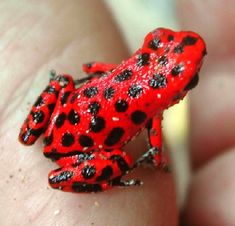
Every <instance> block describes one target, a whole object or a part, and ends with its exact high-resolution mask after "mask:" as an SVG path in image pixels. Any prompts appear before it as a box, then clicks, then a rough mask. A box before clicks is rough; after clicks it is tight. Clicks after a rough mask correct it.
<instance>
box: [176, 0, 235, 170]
mask: <svg viewBox="0 0 235 226" xmlns="http://www.w3.org/2000/svg"><path fill="white" fill-rule="evenodd" d="M178 3H179V4H178V5H177V6H178V7H177V9H178V15H179V18H180V25H181V27H182V29H189V30H195V31H197V32H199V33H200V34H201V35H202V37H203V38H204V39H205V41H206V44H207V51H208V55H207V57H206V59H205V61H204V65H203V69H202V71H201V73H200V75H201V77H200V82H199V86H198V87H197V88H196V89H195V90H193V92H192V95H191V99H190V101H191V104H190V107H191V109H190V112H191V134H190V142H191V150H192V153H191V159H192V162H193V165H194V167H198V166H199V165H202V164H204V163H205V162H207V161H208V160H209V159H211V158H213V157H214V156H216V155H218V154H219V153H221V152H223V150H226V149H228V148H229V147H232V146H233V145H235V139H234V136H233V132H232V131H234V127H235V118H234V114H235V101H234V98H233V96H234V94H233V90H234V88H235V86H234V84H235V83H234V82H235V78H234V76H233V75H234V73H235V67H234V63H233V62H234V60H233V58H234V57H235V54H234V53H235V51H234V49H235V44H234V42H233V41H232V40H234V38H235V32H233V31H231V32H228V31H226V30H227V29H228V28H229V27H230V26H233V24H234V23H235V22H234V20H231V19H230V17H231V15H232V14H233V9H234V7H235V2H234V1H228V2H227V4H225V5H224V3H223V2H216V3H215V2H213V1H207V2H205V1H185V0H179V1H178ZM225 24H226V26H224V25H225Z"/></svg>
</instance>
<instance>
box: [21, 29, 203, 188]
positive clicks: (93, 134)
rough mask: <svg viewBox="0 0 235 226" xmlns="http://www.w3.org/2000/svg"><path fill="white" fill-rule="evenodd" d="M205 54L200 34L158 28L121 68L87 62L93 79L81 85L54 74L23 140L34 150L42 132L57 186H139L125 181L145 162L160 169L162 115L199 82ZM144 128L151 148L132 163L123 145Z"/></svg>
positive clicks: (85, 67) (51, 177) (28, 121)
mask: <svg viewBox="0 0 235 226" xmlns="http://www.w3.org/2000/svg"><path fill="white" fill-rule="evenodd" d="M205 54H206V47H205V43H204V41H203V40H202V38H201V37H200V36H199V35H198V34H196V33H194V32H190V31H182V32H174V31H172V30H169V29H164V28H159V29H156V30H154V31H152V32H150V33H149V34H148V35H147V36H146V37H145V40H144V43H143V46H142V47H141V48H140V49H139V50H137V52H136V53H134V54H133V56H131V57H130V58H129V59H128V60H126V61H123V62H122V63H121V64H120V65H113V64H104V63H99V62H94V63H89V64H85V65H83V70H84V71H85V72H86V73H88V77H87V78H85V79H80V80H77V81H74V80H73V78H72V77H71V76H70V75H57V76H54V77H53V78H52V79H51V81H50V83H49V85H48V87H47V88H46V89H45V90H44V91H43V92H42V93H41V95H40V96H39V98H38V99H37V101H36V102H35V104H34V105H33V107H32V109H31V111H30V113H29V115H28V117H27V118H26V120H25V122H24V124H23V126H22V128H21V131H20V134H19V140H20V142H21V143H23V144H25V145H32V144H33V143H34V142H35V141H36V140H37V138H38V137H39V136H40V135H41V134H43V136H44V141H43V142H44V155H45V156H46V157H48V158H51V159H52V160H53V161H55V162H56V163H57V164H58V165H59V166H60V168H58V169H56V170H54V171H51V172H50V173H49V184H50V185H51V187H53V188H56V189H60V190H63V191H69V192H98V191H103V190H106V189H109V188H112V187H113V186H129V185H139V184H141V181H139V180H134V179H133V180H128V181H124V180H122V176H123V175H125V174H127V173H128V172H129V171H130V170H132V169H133V168H135V167H137V166H139V165H140V164H141V163H142V162H150V163H152V164H153V165H155V166H161V165H162V164H163V161H162V136H161V120H162V113H163V111H164V110H165V109H167V108H168V107H170V106H172V105H174V104H176V103H178V102H179V101H180V100H181V99H182V98H183V97H184V96H185V95H186V94H187V92H188V91H189V90H190V89H192V88H194V87H195V86H196V85H197V83H198V72H199V70H200V67H201V65H202V59H203V57H204V55H205ZM81 83H82V84H81ZM75 84H80V86H79V87H78V88H76V87H75ZM143 128H147V129H148V132H149V133H148V134H149V143H150V149H149V150H148V151H147V152H146V153H145V154H143V156H141V157H140V158H139V159H138V160H137V162H135V163H133V161H132V159H131V156H130V155H129V154H127V153H126V152H124V151H123V150H122V148H123V146H124V145H125V144H126V143H127V142H129V141H130V140H131V139H132V138H134V137H135V136H136V135H137V134H138V133H139V132H140V131H141V130H142V129H143Z"/></svg>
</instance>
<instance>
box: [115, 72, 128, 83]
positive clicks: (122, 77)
mask: <svg viewBox="0 0 235 226" xmlns="http://www.w3.org/2000/svg"><path fill="white" fill-rule="evenodd" d="M131 76H132V71H131V70H130V69H126V70H124V71H123V72H121V73H120V74H118V75H117V76H116V77H115V78H114V80H115V81H116V82H123V81H126V80H129V79H130V78H131Z"/></svg>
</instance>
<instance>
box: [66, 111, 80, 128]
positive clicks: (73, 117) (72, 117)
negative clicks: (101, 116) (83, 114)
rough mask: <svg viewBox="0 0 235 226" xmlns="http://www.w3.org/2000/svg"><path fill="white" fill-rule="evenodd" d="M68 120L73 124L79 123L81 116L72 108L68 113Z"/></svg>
mask: <svg viewBox="0 0 235 226" xmlns="http://www.w3.org/2000/svg"><path fill="white" fill-rule="evenodd" d="M68 120H69V122H70V123H71V124H72V125H77V124H78V123H79V122H80V116H79V115H78V113H77V112H76V111H75V110H74V109H71V110H70V112H69V114H68Z"/></svg>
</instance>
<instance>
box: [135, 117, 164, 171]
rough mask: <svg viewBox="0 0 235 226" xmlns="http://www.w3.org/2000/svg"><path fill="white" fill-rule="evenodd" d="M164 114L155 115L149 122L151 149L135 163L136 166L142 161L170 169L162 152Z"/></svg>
mask: <svg viewBox="0 0 235 226" xmlns="http://www.w3.org/2000/svg"><path fill="white" fill-rule="evenodd" d="M161 122H162V115H160V116H157V117H154V118H153V119H151V120H150V121H149V122H148V125H147V130H148V139H149V150H148V151H147V152H145V153H144V154H143V155H142V156H141V157H140V158H139V159H137V161H136V162H135V164H134V166H133V167H134V168H135V167H138V166H139V165H140V164H142V163H148V164H152V165H153V166H155V167H158V168H163V169H164V170H167V169H168V166H167V163H166V159H165V157H164V155H163V153H162V126H161Z"/></svg>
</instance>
